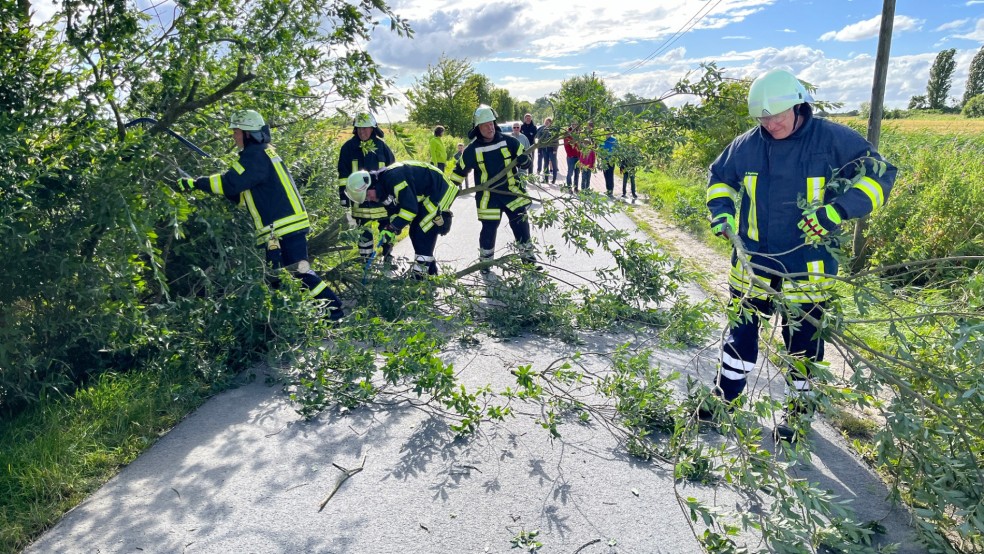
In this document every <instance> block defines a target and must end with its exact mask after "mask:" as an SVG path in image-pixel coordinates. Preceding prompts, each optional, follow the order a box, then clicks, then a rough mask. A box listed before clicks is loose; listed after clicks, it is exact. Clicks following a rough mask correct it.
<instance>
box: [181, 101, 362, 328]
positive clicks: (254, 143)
mask: <svg viewBox="0 0 984 554" xmlns="http://www.w3.org/2000/svg"><path fill="white" fill-rule="evenodd" d="M229 128H230V129H232V138H233V140H234V141H235V142H236V146H237V147H239V160H238V161H237V162H235V163H233V164H232V169H230V170H228V171H226V172H225V173H216V174H214V175H210V176H208V177H198V178H197V179H196V178H192V177H183V178H181V179H179V180H178V188H179V189H180V190H182V191H189V190H192V189H198V190H202V191H205V192H208V193H211V194H217V195H222V196H225V197H226V198H227V199H228V200H229V201H230V202H233V203H235V204H238V205H239V206H241V207H244V208H246V210H247V211H249V214H250V215H251V216H252V218H253V224H254V225H255V227H256V245H257V246H264V245H265V246H266V259H267V262H268V263H269V264H270V266H271V267H272V268H273V269H280V268H282V267H287V266H291V265H294V264H296V270H295V273H294V276H295V277H297V278H298V279H300V280H301V281H302V282H303V283H304V286H306V287H307V288H308V289H309V290H310V294H311V296H312V297H313V298H315V299H318V300H324V301H327V304H328V310H329V318H330V319H331V320H332V321H335V320H338V319H340V318H341V317H342V316H343V315H344V312H343V311H342V302H341V300H339V298H338V296H337V295H336V294H335V292H334V291H332V290H331V289H330V288H329V287H328V285H327V283H325V282H324V281H322V280H321V278H320V277H318V274H317V273H315V272H314V271H313V270H312V269H311V264H309V263H308V260H307V257H308V251H307V233H308V229H310V227H311V224H310V222H309V221H308V214H307V212H306V211H304V203H303V202H302V201H301V195H300V194H298V192H297V187H296V186H295V185H294V179H293V178H292V177H291V176H290V172H288V171H287V165H286V164H285V163H284V161H283V160H282V159H281V158H280V156H278V155H277V153H276V151H274V149H273V146H272V145H271V144H270V138H271V137H270V127H269V126H268V125H267V124H266V122H264V121H263V116H261V115H260V114H259V113H258V112H256V111H254V110H241V111H238V112H236V113H235V114H233V116H232V119H231V120H230V122H229Z"/></svg>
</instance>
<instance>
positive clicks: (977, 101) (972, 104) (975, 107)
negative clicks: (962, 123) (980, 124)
mask: <svg viewBox="0 0 984 554" xmlns="http://www.w3.org/2000/svg"><path fill="white" fill-rule="evenodd" d="M961 113H962V114H963V115H964V117H984V94H978V95H977V96H975V97H973V98H971V99H970V100H968V101H967V103H966V104H964V107H963V111H962V112H961Z"/></svg>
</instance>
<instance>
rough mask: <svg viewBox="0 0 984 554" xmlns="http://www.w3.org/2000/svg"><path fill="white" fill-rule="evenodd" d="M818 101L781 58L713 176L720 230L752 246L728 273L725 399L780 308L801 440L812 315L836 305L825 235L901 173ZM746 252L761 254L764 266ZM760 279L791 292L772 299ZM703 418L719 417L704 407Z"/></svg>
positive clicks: (812, 350) (818, 350)
mask: <svg viewBox="0 0 984 554" xmlns="http://www.w3.org/2000/svg"><path fill="white" fill-rule="evenodd" d="M811 102H813V98H812V97H811V96H810V94H809V93H808V92H807V91H806V89H805V88H804V87H803V85H802V84H801V83H800V81H799V80H798V79H797V78H796V77H795V76H794V75H793V74H792V73H789V72H788V71H784V70H779V69H774V70H772V71H769V72H767V73H765V74H764V75H762V76H760V77H759V78H757V79H755V81H754V82H753V83H752V86H751V89H750V90H749V92H748V111H749V113H750V114H751V116H752V117H753V118H755V119H756V120H757V121H758V123H759V125H758V126H756V127H755V128H754V129H751V130H749V131H747V132H746V133H745V134H743V135H741V136H739V137H738V138H736V139H735V140H734V141H733V142H732V143H731V144H730V145H729V146H728V147H727V148H725V150H724V151H723V152H722V153H721V155H720V156H718V158H717V159H716V160H715V161H714V163H713V164H711V167H710V178H709V181H708V186H707V208H708V210H709V211H710V215H711V229H712V230H713V231H714V234H716V235H718V236H724V237H728V236H730V235H731V234H733V233H737V236H738V237H740V238H741V241H742V242H743V243H744V247H745V248H746V249H747V256H742V257H741V258H743V259H740V255H739V253H738V252H736V251H733V252H732V254H731V264H732V268H731V271H730V275H729V279H728V281H729V285H730V289H731V297H732V300H733V302H736V303H737V304H738V309H739V312H740V313H739V314H738V317H737V318H736V319H735V321H734V322H733V323H732V324H731V327H730V328H729V329H728V337H727V339H725V342H724V346H723V348H722V353H721V365H720V368H719V371H718V375H717V379H716V385H717V387H716V389H715V393H716V394H718V395H720V396H721V397H723V399H724V400H725V401H727V402H731V401H734V400H735V399H737V398H738V397H739V396H740V395H741V394H742V392H743V391H744V389H745V384H746V380H747V375H748V373H750V372H751V371H752V370H753V369H754V368H755V365H756V363H757V362H758V353H759V349H758V340H759V326H760V318H761V317H766V318H767V317H770V316H771V315H772V313H773V312H774V310H775V309H777V307H778V310H779V312H780V316H781V319H782V336H783V342H784V344H785V348H786V351H787V353H789V354H790V355H791V356H794V357H795V358H796V361H795V362H794V363H793V364H792V365H793V367H787V368H786V381H787V390H788V391H789V394H788V395H787V396H788V397H787V402H788V404H787V408H786V410H785V411H784V413H783V417H782V419H781V420H780V422H779V423H778V424H777V425H776V429H775V436H776V439H777V440H779V439H782V440H790V441H792V440H796V438H797V436H802V435H804V434H805V433H806V432H807V431H808V430H809V421H810V417H809V415H810V413H811V412H812V404H813V403H812V402H811V400H812V382H811V369H813V370H816V369H817V368H820V367H822V365H823V347H824V344H823V337H822V336H821V333H820V332H819V330H818V327H817V325H816V324H815V323H814V322H812V321H810V320H809V319H808V318H807V317H806V316H807V315H808V316H810V317H812V318H813V319H815V320H816V321H820V320H821V319H822V318H823V317H824V312H825V310H826V309H827V301H828V300H829V299H830V295H831V288H832V285H833V280H832V279H831V277H830V276H832V275H836V274H837V269H838V267H837V260H836V259H835V258H834V256H833V255H832V254H831V253H830V251H829V250H828V248H827V246H828V245H830V246H831V247H836V246H837V245H838V238H839V237H838V231H839V229H840V225H841V224H842V223H843V222H845V221H847V220H849V219H856V218H860V217H864V216H866V215H868V214H869V213H871V212H872V211H873V210H875V209H877V208H878V207H880V206H881V205H882V204H884V203H885V199H886V198H887V197H888V195H889V193H890V192H891V189H892V185H893V183H894V182H895V175H896V168H895V167H894V166H892V165H891V164H889V163H888V162H886V161H885V159H884V158H882V156H881V155H880V154H878V153H877V152H876V151H875V149H874V148H873V147H872V145H871V143H869V142H868V141H867V140H865V139H864V137H862V136H861V135H860V134H858V133H857V132H856V131H854V130H852V129H850V128H848V127H845V126H843V125H839V124H836V123H833V122H830V121H828V120H825V119H816V118H814V117H813V110H812V107H811V106H810V103H811ZM842 183H843V184H842ZM742 196H743V198H741V201H740V203H739V198H740V197H742ZM739 204H740V205H741V212H740V213H738V212H737V208H736V207H737V206H738V205H739ZM742 261H744V262H750V263H751V264H755V265H756V266H757V267H756V268H755V273H754V274H751V273H749V269H748V268H747V267H748V266H746V265H743V264H742V263H741V262H742ZM760 268H761V269H760ZM753 278H758V279H761V281H762V282H764V284H765V285H767V286H768V287H770V288H771V289H773V290H775V291H778V292H780V293H781V294H782V298H783V299H784V300H785V302H781V301H777V300H778V299H775V298H771V297H770V296H769V294H768V292H767V290H766V289H765V287H763V286H760V285H759V284H758V283H755V282H753ZM790 305H791V306H793V308H792V309H790ZM698 417H700V418H702V419H704V418H711V417H713V416H712V414H710V413H708V410H706V409H703V408H702V409H701V410H700V413H699V414H698Z"/></svg>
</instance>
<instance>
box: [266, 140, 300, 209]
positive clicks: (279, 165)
mask: <svg viewBox="0 0 984 554" xmlns="http://www.w3.org/2000/svg"><path fill="white" fill-rule="evenodd" d="M266 153H267V156H269V157H270V161H272V162H273V167H274V169H276V170H277V176H278V177H279V178H280V185H281V186H282V187H284V192H286V193H287V200H289V201H290V206H291V208H293V210H294V213H301V212H303V211H304V202H302V201H301V195H300V193H298V192H297V187H295V186H294V181H293V180H292V179H291V178H290V175H289V174H288V173H287V168H286V167H284V161H283V160H282V159H281V158H280V156H278V155H277V152H276V151H274V149H273V148H267V149H266ZM305 217H307V216H306V215H305Z"/></svg>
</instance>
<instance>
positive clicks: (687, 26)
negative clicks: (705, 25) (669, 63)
mask: <svg viewBox="0 0 984 554" xmlns="http://www.w3.org/2000/svg"><path fill="white" fill-rule="evenodd" d="M722 1H723V0H717V1H716V2H714V4H711V3H710V2H708V3H707V4H704V5H703V6H701V8H700V9H699V10H697V13H695V14H694V15H692V16H691V17H690V19H689V20H687V22H686V23H684V24H683V25H682V26H681V27H680V29H678V30H677V31H676V32H675V33H673V34H672V35H670V36H669V37H668V38H667V39H666V40H664V41H663V43H662V44H661V45H659V46H658V47H657V48H656V50H654V51H653V52H652V53H651V54H649V55H648V56H646V57H645V58H643V59H642V60H640V61H638V62H636V63H634V64H632V66H631V67H629V68H628V69H626V70H625V71H623V72H622V73H619V74H618V76H623V75H625V74H627V73H630V72H632V71H635V70H636V69H638V68H640V67H642V66H643V65H645V64H646V63H648V62H649V61H650V60H652V59H653V58H655V57H656V56H658V55H660V54H662V53H663V52H665V51H666V49H668V48H669V47H670V46H672V45H673V43H675V42H676V41H677V40H679V39H680V37H682V36H683V35H684V33H687V32H689V31H690V30H691V29H693V28H694V27H695V26H696V25H697V24H698V23H700V21H701V20H702V19H704V18H705V17H707V15H708V14H709V13H711V11H712V10H713V9H714V8H716V7H718V4H720V3H721V2H722ZM701 12H704V13H701Z"/></svg>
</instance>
